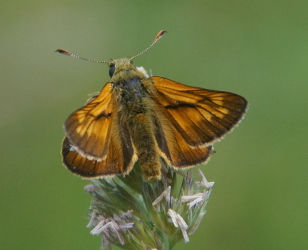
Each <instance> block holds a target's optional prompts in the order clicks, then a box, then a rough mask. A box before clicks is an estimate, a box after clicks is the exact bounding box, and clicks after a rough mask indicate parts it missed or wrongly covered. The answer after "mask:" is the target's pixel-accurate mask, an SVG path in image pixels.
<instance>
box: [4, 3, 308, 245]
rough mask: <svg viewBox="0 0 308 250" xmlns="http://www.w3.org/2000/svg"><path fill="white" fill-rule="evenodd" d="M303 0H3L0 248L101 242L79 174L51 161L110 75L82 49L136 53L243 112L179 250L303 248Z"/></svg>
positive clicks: (307, 39)
mask: <svg viewBox="0 0 308 250" xmlns="http://www.w3.org/2000/svg"><path fill="white" fill-rule="evenodd" d="M307 13H308V2H307V1H305V0H302V1H300V0H298V1H285V0H282V1H265V0H261V1H247V0H234V1H233V0H224V1H223V0H215V1H214V0H206V1H197V0H192V1H182V0H181V1H126V0H113V1H104V0H92V1H72V0H66V1H65V0H63V1H58V0H53V1H49V0H45V1H35V0H33V1H28V0H22V1H21V0H17V1H2V3H1V8H0V20H1V22H0V32H1V36H0V42H1V43H0V45H1V46H0V54H1V58H0V71H1V83H0V107H1V113H0V147H1V157H0V165H1V166H0V176H1V188H0V197H1V209H0V239H1V243H0V244H1V249H9V250H11V249H14V250H18V249H23V250H24V249H44V250H49V249H50V250H54V249H66V250H67V249H99V247H100V245H101V241H100V237H96V236H91V235H90V233H89V232H90V230H89V229H87V228H86V227H85V226H86V224H87V222H88V221H87V219H86V218H87V216H86V213H87V211H88V207H89V205H90V199H91V197H90V196H89V195H87V194H86V193H85V192H84V191H83V186H85V185H86V184H88V182H87V181H84V180H81V179H80V178H78V177H76V176H74V175H72V174H71V173H70V172H69V171H67V170H66V169H65V168H64V167H63V166H62V164H61V156H60V153H59V152H60V147H61V140H62V137H63V135H64V133H63V130H62V124H63V121H64V120H65V119H66V117H67V116H68V115H69V114H70V113H71V112H72V111H74V110H76V109H77V108H79V107H81V106H82V105H83V104H84V103H85V100H86V99H87V98H88V94H89V93H93V92H95V91H98V90H100V89H101V88H102V86H103V85H104V84H105V83H106V82H107V81H108V80H109V76H108V67H107V65H105V64H97V63H90V62H85V61H82V60H77V59H73V58H70V57H65V56H61V55H60V54H57V53H54V51H55V50H56V49H58V48H65V49H68V50H70V51H71V52H73V53H76V54H78V55H80V56H82V57H86V58H93V59H98V60H109V59H110V58H118V57H124V56H133V55H135V54H137V53H139V52H140V51H141V50H142V49H144V48H145V47H146V46H148V45H149V44H150V43H151V41H152V40H153V38H154V36H155V35H156V33H157V32H158V31H159V30H161V29H165V30H167V31H168V32H169V33H168V34H167V35H165V36H164V38H163V39H162V40H160V41H159V42H158V43H157V44H156V45H155V46H154V47H153V48H152V49H151V50H149V51H148V52H147V53H146V54H144V55H142V56H140V57H139V58H136V59H135V60H134V62H135V64H136V65H139V66H140V65H142V66H144V67H145V68H146V69H147V70H150V69H151V70H152V72H153V74H154V75H159V76H164V77H167V78H170V79H173V80H176V81H179V82H182V83H185V84H188V85H192V86H200V87H204V88H209V89H215V90H225V91H231V92H235V93H238V94H241V95H243V96H244V97H246V98H247V99H248V101H249V102H250V109H249V111H248V113H247V115H246V118H245V120H244V121H243V122H242V123H241V124H240V126H239V127H238V128H236V129H235V131H234V132H233V133H232V134H230V135H228V136H227V137H226V139H224V140H223V141H222V142H220V143H217V144H216V146H215V149H216V150H217V153H216V154H215V155H214V156H213V157H212V159H211V161H210V162H209V163H208V164H207V165H206V166H202V170H203V172H204V173H205V175H206V177H207V179H208V180H209V181H215V187H214V190H213V193H212V196H211V199H210V202H209V204H208V206H207V215H206V216H205V218H204V220H203V221H202V224H201V226H200V228H199V229H198V231H197V232H196V233H195V234H194V235H192V236H191V238H190V239H191V242H190V243H189V244H188V245H186V244H184V243H180V244H179V245H178V246H177V247H176V249H178V250H180V249H187V247H189V248H192V249H195V250H197V249H200V250H201V249H237V250H239V249H272V250H273V249H308V239H307V233H308V229H307V224H308V219H307V217H308V212H307V210H308V198H307V191H308V184H307V183H308V180H307V176H308V170H307V166H306V165H307V150H308V145H307V136H308V132H307V129H308V126H307V125H308V113H307V108H308V101H307V99H308V95H307V91H308V84H307V83H308V73H307V72H308V71H307V66H308V15H307Z"/></svg>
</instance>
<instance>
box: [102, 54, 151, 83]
mask: <svg viewBox="0 0 308 250" xmlns="http://www.w3.org/2000/svg"><path fill="white" fill-rule="evenodd" d="M108 64H109V76H110V77H111V80H110V81H111V82H116V81H119V79H123V80H128V79H127V77H128V76H131V77H138V78H148V77H149V76H148V74H147V72H146V70H145V69H144V68H143V67H136V66H135V65H134V64H133V61H132V60H131V59H129V58H120V59H115V60H111V61H110V62H108Z"/></svg>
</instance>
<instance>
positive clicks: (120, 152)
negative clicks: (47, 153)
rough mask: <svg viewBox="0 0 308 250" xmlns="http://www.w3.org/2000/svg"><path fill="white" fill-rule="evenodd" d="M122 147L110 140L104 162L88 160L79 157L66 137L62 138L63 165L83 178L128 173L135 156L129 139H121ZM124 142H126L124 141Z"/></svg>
mask: <svg viewBox="0 0 308 250" xmlns="http://www.w3.org/2000/svg"><path fill="white" fill-rule="evenodd" d="M123 139H124V141H123V142H122V143H123V145H125V146H122V147H119V143H118V142H116V141H115V140H114V138H111V140H110V144H109V150H108V153H107V155H106V157H105V159H104V160H102V161H97V160H89V159H87V158H86V157H83V156H82V155H80V154H79V153H78V152H77V151H76V149H75V148H74V147H73V146H72V144H71V143H70V141H69V140H68V138H67V137H64V140H63V146H62V156H63V164H64V165H65V166H66V167H67V168H68V169H69V170H70V171H72V172H73V173H75V174H77V175H79V176H82V177H83V178H87V179H90V178H99V177H112V176H114V175H118V174H127V173H129V172H130V171H131V170H132V168H133V166H134V163H135V162H136V160H137V156H136V155H135V154H134V151H133V148H132V145H131V143H130V139H129V138H127V137H126V138H125V137H124V138H123ZM125 140H126V141H125Z"/></svg>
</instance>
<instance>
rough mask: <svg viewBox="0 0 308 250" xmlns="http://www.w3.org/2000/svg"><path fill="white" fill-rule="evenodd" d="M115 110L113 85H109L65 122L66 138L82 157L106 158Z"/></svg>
mask: <svg viewBox="0 0 308 250" xmlns="http://www.w3.org/2000/svg"><path fill="white" fill-rule="evenodd" d="M113 109H114V103H113V98H112V90H111V83H107V84H106V85H105V86H104V88H103V89H102V91H101V92H100V94H99V95H98V96H97V97H96V98H94V99H93V100H92V101H90V102H89V103H88V104H86V105H85V106H84V107H83V108H81V109H79V110H77V111H75V112H74V113H73V114H71V115H70V116H69V117H68V118H67V120H66V121H65V123H64V130H65V132H66V136H67V137H68V139H69V141H70V143H71V144H72V145H73V146H74V148H75V149H76V150H77V152H78V153H80V154H81V155H82V156H84V157H87V158H88V159H96V160H102V159H104V158H105V157H106V155H107V152H108V147H109V146H108V145H109V141H110V137H111V128H112V125H113V124H114V123H115V118H116V117H115V115H114V114H113V112H114V110H113Z"/></svg>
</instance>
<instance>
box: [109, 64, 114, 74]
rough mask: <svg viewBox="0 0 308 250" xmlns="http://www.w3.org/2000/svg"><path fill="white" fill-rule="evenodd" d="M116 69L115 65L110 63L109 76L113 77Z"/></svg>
mask: <svg viewBox="0 0 308 250" xmlns="http://www.w3.org/2000/svg"><path fill="white" fill-rule="evenodd" d="M114 71H115V65H114V64H110V66H109V76H110V77H112V76H113V74H114Z"/></svg>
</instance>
